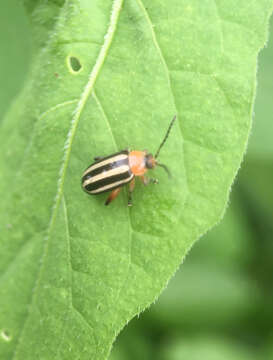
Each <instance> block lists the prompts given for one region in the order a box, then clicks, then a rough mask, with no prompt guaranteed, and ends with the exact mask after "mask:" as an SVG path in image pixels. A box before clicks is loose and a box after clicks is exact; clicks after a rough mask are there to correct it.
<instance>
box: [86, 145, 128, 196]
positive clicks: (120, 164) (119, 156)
mask: <svg viewBox="0 0 273 360" xmlns="http://www.w3.org/2000/svg"><path fill="white" fill-rule="evenodd" d="M128 155H129V152H128V150H123V151H120V152H118V153H116V154H113V155H110V156H107V157H105V158H102V159H100V160H98V161H96V162H95V163H94V164H92V165H90V166H89V167H88V168H87V169H86V170H85V171H84V173H83V176H82V187H83V189H84V190H85V191H86V192H88V193H89V194H94V195H95V194H100V193H103V192H106V191H110V190H113V189H115V188H117V187H120V186H123V185H125V184H127V183H128V182H130V181H131V180H132V179H133V177H134V174H133V173H132V172H131V170H130V167H129V159H128Z"/></svg>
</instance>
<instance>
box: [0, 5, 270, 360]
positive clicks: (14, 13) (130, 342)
mask: <svg viewBox="0 0 273 360" xmlns="http://www.w3.org/2000/svg"><path fill="white" fill-rule="evenodd" d="M270 32H271V38H270V39H269V42H268V46H267V48H266V49H264V50H263V51H262V53H261V54H260V56H259V67H258V89H257V99H256V104H255V114H254V125H253V129H252V134H251V137H250V141H249V147H248V152H247V154H246V156H245V160H244V162H243V164H242V167H241V169H240V171H239V174H238V177H237V179H236V180H235V183H234V186H233V190H232V193H231V198H230V201H229V206H228V209H227V212H226V215H225V217H224V219H223V221H222V222H221V223H220V224H219V225H218V226H217V227H215V228H214V229H213V230H212V231H210V232H209V233H208V234H207V235H205V236H204V237H203V238H202V239H201V240H199V241H198V242H197V243H196V244H195V246H194V247H193V249H192V250H191V252H190V253H189V255H188V256H187V258H186V260H185V261H184V264H183V266H182V267H181V269H180V270H178V271H177V273H176V275H175V277H174V278H173V279H172V280H171V281H170V283H169V285H168V287H167V289H166V290H165V292H164V293H163V294H162V295H161V296H160V298H159V300H158V301H157V302H156V304H155V305H153V306H151V307H150V308H149V309H148V310H146V311H145V312H144V313H143V314H141V316H140V317H139V318H136V319H134V320H133V321H131V322H130V323H129V324H128V326H127V327H126V328H125V329H124V330H123V331H122V333H121V334H120V335H119V337H118V339H117V341H116V343H115V344H114V348H113V352H112V354H111V357H110V358H111V360H125V359H132V360H134V359H143V360H145V359H155V360H157V359H158V360H178V359H179V360H180V359H181V360H184V359H186V360H199V359H202V360H214V359H215V360H216V359H217V360H218V359H220V360H237V359H238V360H244V359H250V360H252V359H259V360H261V359H264V360H268V359H273V279H272V275H273V241H272V234H273V136H272V134H273V21H271V31H270ZM31 43H32V42H31V33H30V28H29V24H28V20H27V18H26V17H25V14H24V11H23V8H22V7H21V6H19V2H18V1H17V0H9V1H8V2H7V1H5V2H2V3H1V5H0V44H1V51H0V81H1V84H2V90H1V92H0V122H1V121H2V119H3V116H4V114H5V112H6V111H7V110H8V108H9V106H10V105H11V103H12V101H13V99H14V97H15V96H16V94H17V93H18V92H19V91H20V89H21V88H22V86H23V83H24V79H25V77H26V75H27V72H28V70H29V64H30V60H31V50H32V49H31Z"/></svg>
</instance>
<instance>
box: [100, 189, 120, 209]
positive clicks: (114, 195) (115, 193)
mask: <svg viewBox="0 0 273 360" xmlns="http://www.w3.org/2000/svg"><path fill="white" fill-rule="evenodd" d="M120 189H121V188H120V187H119V188H117V189H115V190H113V191H112V192H111V193H110V195H109V196H108V198H107V199H106V201H105V203H104V205H109V204H110V202H111V201H113V200H114V199H115V198H116V197H117V196H118V194H119V192H120Z"/></svg>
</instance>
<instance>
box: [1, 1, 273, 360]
mask: <svg viewBox="0 0 273 360" xmlns="http://www.w3.org/2000/svg"><path fill="white" fill-rule="evenodd" d="M24 5H25V8H26V11H27V13H28V16H29V18H30V19H31V27H32V31H33V34H34V37H35V50H34V55H33V62H32V66H31V71H30V74H29V77H28V80H27V83H26V85H25V87H24V89H23V91H22V92H21V93H20V95H19V97H18V98H17V100H16V102H15V103H14V104H13V106H12V107H11V108H10V110H9V112H8V114H7V116H6V118H5V119H4V120H3V122H2V123H1V134H0V142H1V146H2V151H1V153H0V167H1V174H2V175H1V182H0V191H1V194H2V196H1V197H2V199H1V204H0V211H1V243H0V252H1V263H0V271H1V274H2V275H1V278H0V282H1V283H0V308H1V313H0V327H1V329H0V333H1V334H2V338H1V343H0V355H1V356H2V357H3V358H5V359H12V358H13V359H32V358H33V359H37V358H39V359H90V358H94V359H105V358H107V356H108V354H109V351H110V348H111V345H112V343H113V341H114V339H115V337H116V335H117V334H118V332H119V331H120V330H121V329H122V327H123V326H124V325H125V324H126V323H127V322H128V321H129V320H130V319H131V318H132V317H133V316H134V315H136V314H138V313H140V312H141V311H143V310H144V309H145V308H146V307H147V306H149V305H150V304H151V303H152V302H153V301H154V300H155V299H156V298H157V297H158V295H159V293H160V292H161V291H162V289H164V287H165V286H166V283H167V282H168V280H169V279H170V277H171V276H172V274H173V273H174V272H175V270H176V269H177V268H178V266H179V264H180V262H181V260H182V259H183V257H184V256H185V254H186V253H187V251H188V250H189V249H190V247H191V246H192V245H193V243H194V241H195V240H196V239H197V238H199V237H200V236H201V235H202V234H203V233H205V232H206V231H207V230H208V229H209V228H211V227H212V226H213V225H214V224H216V223H217V222H218V221H219V220H220V219H221V218H222V216H223V212H224V209H225V207H226V203H227V200H228V194H229V191H230V187H231V184H232V181H233V179H234V177H235V174H236V172H237V170H238V168H239V165H240V162H241V160H242V156H243V153H244V152H245V150H246V143H247V139H248V134H249V130H250V126H251V116H252V109H253V100H254V95H255V79H256V64H257V56H258V52H259V50H260V49H261V48H262V47H263V46H264V44H265V41H266V34H267V25H268V18H269V15H270V14H271V11H272V5H273V4H272V1H271V0H253V1H251V2H249V0H244V1H243V0H242V1H241V3H240V4H239V5H238V2H237V1H235V0H232V1H229V2H225V3H223V2H222V1H219V0H215V1H210V0H206V1H202V2H200V1H197V0H192V1H191V2H189V1H184V0H182V1H181V0H172V1H168V2H167V1H160V2H156V4H155V3H154V4H151V3H150V2H144V1H141V0H136V1H122V0H114V1H113V2H110V1H105V2H103V3H100V2H99V1H92V2H90V1H83V0H81V1H77V2H76V1H72V0H71V1H66V2H64V1H54V2H53V1H49V2H47V3H44V2H43V1H38V2H37V1H32V0H28V1H25V2H24ZM174 114H177V116H178V122H177V123H176V125H175V127H174V129H173V130H174V131H173V132H172V134H171V138H170V139H169V141H168V144H167V145H166V147H165V149H164V150H163V151H162V153H161V159H162V162H163V161H164V162H165V163H167V164H168V165H169V167H170V168H171V170H172V172H173V180H172V181H171V182H170V181H169V180H168V179H167V178H166V176H165V174H163V173H162V172H160V170H157V174H158V177H159V180H160V185H159V186H158V187H150V188H145V189H143V188H142V187H141V186H138V187H137V189H136V192H135V204H134V207H133V208H132V209H131V210H128V208H127V207H126V193H125V191H123V195H124V196H123V197H121V198H120V199H117V200H116V201H115V203H113V204H111V206H110V207H109V208H106V207H104V206H103V198H104V196H99V197H98V198H90V197H88V196H86V195H85V194H84V193H83V192H82V190H81V188H80V177H81V174H82V171H83V169H84V168H85V167H86V166H87V165H89V163H90V161H91V159H92V158H93V157H94V156H97V155H107V154H111V153H113V152H115V151H117V150H118V149H123V148H126V147H127V146H129V147H131V148H136V149H145V148H149V150H150V151H152V152H153V151H155V149H156V148H157V146H158V144H159V141H160V140H161V138H162V135H163V134H164V132H165V130H166V127H167V125H168V123H169V121H170V118H171V117H172V116H173V115H174Z"/></svg>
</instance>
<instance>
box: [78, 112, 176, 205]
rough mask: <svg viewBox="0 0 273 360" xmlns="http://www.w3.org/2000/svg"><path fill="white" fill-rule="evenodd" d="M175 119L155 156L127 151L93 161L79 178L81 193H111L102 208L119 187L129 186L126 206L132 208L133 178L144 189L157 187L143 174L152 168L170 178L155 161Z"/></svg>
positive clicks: (162, 165)
mask: <svg viewBox="0 0 273 360" xmlns="http://www.w3.org/2000/svg"><path fill="white" fill-rule="evenodd" d="M175 119H176V115H175V116H174V117H173V119H172V121H171V123H170V125H169V127H168V129H167V132H166V134H165V136H164V139H163V141H162V142H161V144H160V145H159V147H158V150H157V152H156V154H155V156H153V155H152V154H150V153H148V152H147V151H146V150H145V151H138V150H132V151H130V150H127V149H126V150H122V151H119V152H117V153H115V154H112V155H109V156H106V157H100V156H99V157H95V158H94V160H95V162H94V163H93V164H91V165H90V166H89V167H88V168H87V169H86V170H85V171H84V173H83V175H82V188H83V190H84V191H86V192H87V193H88V194H91V195H97V194H101V193H104V192H107V191H111V193H110V195H109V196H108V198H107V199H106V201H105V205H109V204H110V203H111V201H113V200H114V199H115V198H116V197H117V196H118V194H119V193H120V190H121V187H122V186H124V185H125V184H128V183H129V198H128V206H132V192H133V190H134V187H135V177H136V176H139V177H140V179H141V181H142V182H143V184H144V185H148V184H149V183H154V184H158V180H157V179H153V178H148V177H146V176H145V173H146V172H147V171H148V170H149V169H153V168H154V167H155V166H161V167H162V168H163V169H164V170H165V171H166V172H167V174H168V176H169V177H170V176H171V174H170V172H169V169H168V168H167V166H166V165H164V164H161V163H159V162H158V161H157V160H156V159H157V157H158V155H159V152H160V150H161V148H162V146H163V145H164V144H165V142H166V140H167V138H168V136H169V133H170V130H171V128H172V126H173V124H174V121H175Z"/></svg>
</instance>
